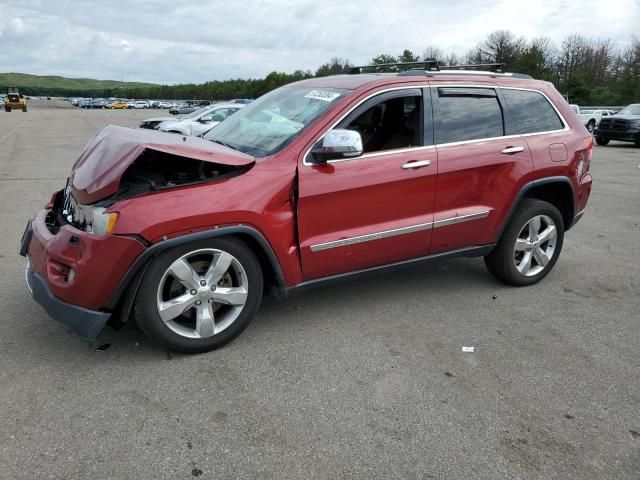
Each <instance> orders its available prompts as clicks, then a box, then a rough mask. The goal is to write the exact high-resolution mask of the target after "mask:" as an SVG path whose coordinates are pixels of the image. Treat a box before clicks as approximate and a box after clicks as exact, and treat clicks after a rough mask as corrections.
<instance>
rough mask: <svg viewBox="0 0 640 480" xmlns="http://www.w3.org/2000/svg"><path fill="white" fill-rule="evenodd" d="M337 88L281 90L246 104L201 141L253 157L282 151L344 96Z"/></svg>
mask: <svg viewBox="0 0 640 480" xmlns="http://www.w3.org/2000/svg"><path fill="white" fill-rule="evenodd" d="M345 92H346V90H342V89H337V88H310V87H281V88H278V89H276V90H274V91H272V92H270V93H267V94H266V95H263V96H262V97H260V98H259V99H257V100H256V101H254V102H252V103H250V104H248V105H247V106H246V107H244V108H243V109H242V110H240V111H239V112H237V113H235V114H234V115H232V116H231V117H229V118H228V119H226V120H225V121H224V122H222V123H221V124H220V125H218V126H217V127H215V128H213V129H211V130H210V131H209V133H207V134H206V135H205V136H204V138H205V139H207V140H210V141H212V142H218V143H222V144H224V145H227V146H228V147H230V148H233V149H235V150H239V151H241V152H243V153H247V154H249V155H252V156H254V157H266V156H267V155H271V154H273V153H276V152H277V151H279V150H281V149H282V148H284V147H285V146H286V145H287V144H289V143H290V142H291V141H292V140H293V139H294V138H296V137H297V136H298V135H300V133H301V132H302V131H303V130H304V129H305V128H306V127H308V126H309V125H310V124H311V123H312V122H313V121H314V120H316V119H317V118H318V117H319V116H320V115H321V114H322V113H323V112H325V111H326V110H327V109H328V108H329V107H330V106H331V105H332V104H335V102H336V101H337V100H338V98H340V97H342V96H343V95H344V94H345Z"/></svg>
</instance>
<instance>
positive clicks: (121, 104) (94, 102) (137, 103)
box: [70, 98, 251, 115]
mask: <svg viewBox="0 0 640 480" xmlns="http://www.w3.org/2000/svg"><path fill="white" fill-rule="evenodd" d="M70 102H71V104H72V105H73V106H76V107H79V108H90V109H91V108H98V109H103V108H109V109H114V110H124V109H147V108H153V109H163V110H169V113H170V114H172V115H181V114H187V113H192V112H194V111H195V110H197V109H198V108H200V107H205V106H208V105H211V104H212V102H210V101H208V100H196V101H193V100H192V101H188V102H180V103H176V102H172V101H166V100H123V99H113V98H111V99H106V98H73V99H71V100H70ZM231 102H233V103H244V104H246V103H249V102H251V100H250V99H245V98H239V99H235V100H231Z"/></svg>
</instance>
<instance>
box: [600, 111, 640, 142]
mask: <svg viewBox="0 0 640 480" xmlns="http://www.w3.org/2000/svg"><path fill="white" fill-rule="evenodd" d="M595 136H596V143H597V144H598V145H606V144H607V143H609V140H620V141H622V142H634V143H635V144H636V147H640V103H632V104H631V105H627V106H626V107H624V108H623V109H622V110H620V111H619V112H618V113H616V114H615V115H612V116H611V117H605V118H603V119H602V120H600V124H599V125H598V128H597V129H596V130H595Z"/></svg>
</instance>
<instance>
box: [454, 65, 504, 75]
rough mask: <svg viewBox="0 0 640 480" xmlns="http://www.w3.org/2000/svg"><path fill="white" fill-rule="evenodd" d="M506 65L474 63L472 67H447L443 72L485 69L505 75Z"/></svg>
mask: <svg viewBox="0 0 640 480" xmlns="http://www.w3.org/2000/svg"><path fill="white" fill-rule="evenodd" d="M505 66H506V63H474V64H470V65H446V66H443V67H442V69H443V70H471V69H473V68H484V69H486V70H489V71H490V72H494V73H505Z"/></svg>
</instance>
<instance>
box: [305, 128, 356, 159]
mask: <svg viewBox="0 0 640 480" xmlns="http://www.w3.org/2000/svg"><path fill="white" fill-rule="evenodd" d="M362 153H363V148H362V137H361V136H360V133H359V132H356V131H354V130H341V129H336V130H329V131H328V132H327V133H325V134H324V138H323V139H322V145H321V146H319V147H315V148H314V149H313V150H311V155H312V156H313V159H314V160H315V162H316V163H327V162H328V161H329V160H339V159H344V158H353V157H359V156H360V155H362Z"/></svg>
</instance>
